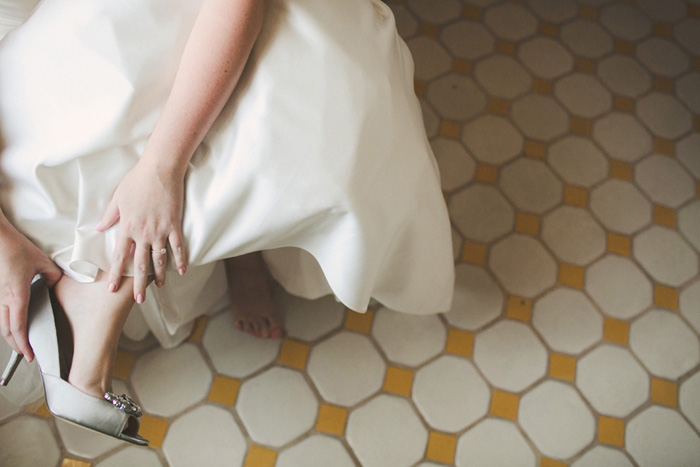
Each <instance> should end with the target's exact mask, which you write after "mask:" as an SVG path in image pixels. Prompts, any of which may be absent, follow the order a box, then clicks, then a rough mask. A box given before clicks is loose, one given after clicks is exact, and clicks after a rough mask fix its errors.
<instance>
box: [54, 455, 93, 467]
mask: <svg viewBox="0 0 700 467" xmlns="http://www.w3.org/2000/svg"><path fill="white" fill-rule="evenodd" d="M61 467H90V463H89V462H83V461H79V460H77V459H71V458H70V457H65V458H64V459H63V460H62V461H61Z"/></svg>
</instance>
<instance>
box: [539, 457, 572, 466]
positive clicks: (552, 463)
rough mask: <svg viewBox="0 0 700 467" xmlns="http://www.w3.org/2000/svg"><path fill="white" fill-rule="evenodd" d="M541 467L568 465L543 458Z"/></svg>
mask: <svg viewBox="0 0 700 467" xmlns="http://www.w3.org/2000/svg"><path fill="white" fill-rule="evenodd" d="M540 467H566V463H564V462H559V461H555V460H554V459H547V458H546V457H543V458H541V459H540Z"/></svg>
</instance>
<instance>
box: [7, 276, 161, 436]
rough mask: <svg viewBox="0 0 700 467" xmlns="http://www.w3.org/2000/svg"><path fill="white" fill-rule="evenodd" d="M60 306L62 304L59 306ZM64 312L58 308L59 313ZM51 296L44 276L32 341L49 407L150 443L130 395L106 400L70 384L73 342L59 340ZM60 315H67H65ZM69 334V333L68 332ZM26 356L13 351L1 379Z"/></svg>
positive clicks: (32, 309) (32, 307) (31, 317)
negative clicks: (145, 436)
mask: <svg viewBox="0 0 700 467" xmlns="http://www.w3.org/2000/svg"><path fill="white" fill-rule="evenodd" d="M57 308H60V307H57ZM58 312H61V313H62V310H61V311H58V310H57V313H58ZM57 318H59V316H54V310H53V307H52V301H51V297H50V296H49V291H48V288H47V286H46V283H45V282H44V281H43V280H42V279H38V280H35V281H34V282H33V283H32V288H31V298H30V301H29V311H28V316H27V320H28V323H27V324H28V328H29V343H30V344H31V346H32V349H33V350H34V355H35V357H36V360H37V363H38V364H39V370H40V371H41V379H42V380H43V382H44V395H45V398H46V407H47V408H48V409H49V411H50V412H51V413H52V414H53V415H54V416H56V417H58V418H61V419H63V420H66V421H67V422H70V423H74V424H77V425H80V426H83V427H85V428H89V429H91V430H95V431H99V432H100V433H104V434H106V435H110V436H113V437H115V438H118V439H121V440H124V441H128V442H130V443H133V444H138V445H141V446H147V445H148V440H147V439H145V438H142V437H141V436H139V435H138V429H139V417H141V415H142V413H141V408H140V407H139V406H138V405H137V404H136V403H135V402H134V401H133V400H132V399H131V398H130V397H129V396H127V395H125V394H123V395H121V396H117V395H115V394H112V393H110V392H108V393H106V394H105V395H104V399H100V398H98V397H93V396H91V395H89V394H86V393H84V392H82V391H81V390H79V389H77V388H76V387H74V386H72V385H71V384H70V383H68V373H69V371H70V360H71V355H70V354H72V342H70V346H69V345H67V344H66V343H64V342H63V339H59V334H58V332H57V331H56V324H57V322H58V321H59V320H58V319H57ZM60 318H63V319H64V320H65V318H64V317H63V316H61V317H60ZM68 334H69V333H68ZM21 360H22V355H20V354H18V353H17V352H14V351H13V352H12V356H11V357H10V362H9V363H8V365H7V367H6V368H5V371H4V372H3V374H2V378H0V385H2V386H6V385H7V383H9V381H10V379H11V378H12V375H13V374H14V372H15V370H16V369H17V367H18V366H19V363H20V361H21Z"/></svg>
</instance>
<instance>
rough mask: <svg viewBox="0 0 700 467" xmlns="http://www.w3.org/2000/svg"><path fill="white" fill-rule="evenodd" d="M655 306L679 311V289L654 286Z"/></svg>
mask: <svg viewBox="0 0 700 467" xmlns="http://www.w3.org/2000/svg"><path fill="white" fill-rule="evenodd" d="M654 305H656V306H658V307H661V308H666V309H667V310H673V311H678V289H674V288H673V287H668V286H665V285H659V284H657V285H655V286H654Z"/></svg>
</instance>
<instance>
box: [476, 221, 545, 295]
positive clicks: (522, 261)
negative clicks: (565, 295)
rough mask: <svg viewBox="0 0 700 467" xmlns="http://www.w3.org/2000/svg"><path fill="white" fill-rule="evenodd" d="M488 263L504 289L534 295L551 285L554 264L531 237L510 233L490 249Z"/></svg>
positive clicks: (516, 293)
mask: <svg viewBox="0 0 700 467" xmlns="http://www.w3.org/2000/svg"><path fill="white" fill-rule="evenodd" d="M489 266H490V268H491V270H492V271H493V273H494V274H495V275H496V277H498V278H499V279H500V280H501V283H502V284H503V285H504V287H505V288H506V290H507V291H508V292H510V293H512V294H514V295H519V296H521V297H528V298H529V297H534V296H535V295H537V294H539V293H540V292H542V291H543V290H545V289H547V288H549V287H551V286H552V285H554V282H555V281H556V275H557V266H556V263H555V262H554V260H553V259H552V257H551V256H549V253H547V250H545V249H544V247H543V246H542V244H541V243H540V242H539V241H537V240H535V239H534V238H530V237H527V236H525V235H520V234H512V235H510V236H508V237H507V238H505V239H503V240H501V241H500V242H498V243H497V244H496V245H495V246H494V247H493V248H492V250H491V256H490V258H489Z"/></svg>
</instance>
